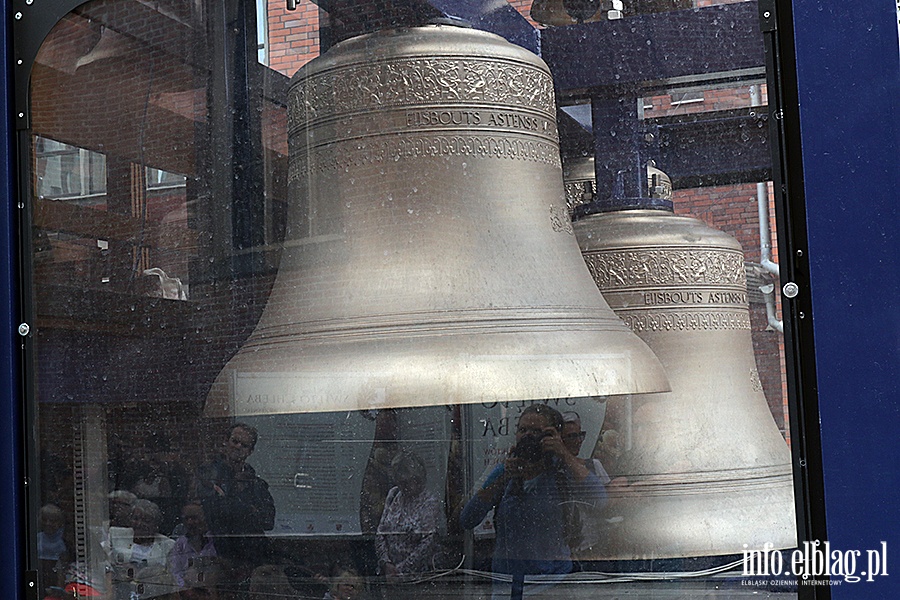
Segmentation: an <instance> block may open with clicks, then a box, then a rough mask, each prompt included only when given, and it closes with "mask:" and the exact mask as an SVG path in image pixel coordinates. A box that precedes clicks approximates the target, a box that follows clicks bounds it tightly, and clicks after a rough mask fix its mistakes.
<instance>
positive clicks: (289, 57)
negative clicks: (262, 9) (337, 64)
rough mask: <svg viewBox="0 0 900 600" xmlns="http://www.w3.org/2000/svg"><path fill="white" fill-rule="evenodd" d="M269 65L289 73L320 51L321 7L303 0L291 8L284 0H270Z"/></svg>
mask: <svg viewBox="0 0 900 600" xmlns="http://www.w3.org/2000/svg"><path fill="white" fill-rule="evenodd" d="M268 24H269V48H268V62H269V66H270V67H271V68H272V69H274V70H276V71H278V72H279V73H282V74H284V75H287V76H288V77H290V76H292V75H293V74H294V73H295V72H296V71H297V69H299V68H300V67H302V66H303V65H305V64H306V63H307V62H309V61H310V60H312V59H314V58H315V57H317V56H318V55H319V7H318V6H316V5H315V4H313V3H312V2H310V0H301V1H300V2H299V3H298V4H297V10H294V11H289V10H287V8H286V7H285V2H284V0H270V2H269V8H268Z"/></svg>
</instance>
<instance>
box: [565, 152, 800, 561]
mask: <svg viewBox="0 0 900 600" xmlns="http://www.w3.org/2000/svg"><path fill="white" fill-rule="evenodd" d="M648 179H649V184H650V185H649V187H650V189H651V190H652V191H653V192H654V193H657V194H660V195H661V199H666V196H668V197H671V183H669V182H668V178H667V177H665V174H663V173H662V172H661V171H659V170H658V169H655V168H651V170H649V172H648ZM595 207H596V205H592V206H590V207H588V206H582V207H580V208H579V211H578V212H579V214H581V215H585V214H586V216H583V217H582V218H580V219H579V220H577V221H576V222H575V223H574V228H575V235H576V237H577V238H578V241H579V244H580V246H581V249H582V253H583V255H584V258H585V262H586V263H587V264H588V267H589V269H590V271H591V273H592V274H593V276H594V280H595V281H596V283H597V286H598V287H599V288H600V291H601V292H603V296H604V298H606V300H607V302H608V303H609V305H610V307H611V308H612V309H613V311H614V312H615V313H616V314H617V315H618V316H619V317H621V318H622V320H624V321H625V323H626V324H627V325H628V326H629V327H630V328H631V329H632V330H633V331H634V332H635V333H636V334H637V335H638V336H639V337H640V338H641V339H643V340H644V341H645V342H647V345H648V346H650V348H651V349H652V350H653V351H654V353H655V354H656V355H657V356H658V357H659V359H660V361H662V363H663V366H664V367H665V368H666V372H667V373H668V375H669V380H670V381H671V383H672V391H671V392H670V393H667V394H654V395H653V396H647V395H634V396H630V397H625V398H611V399H610V400H609V401H608V402H607V408H606V416H605V421H604V424H603V433H602V436H601V441H600V442H598V444H597V448H596V450H595V453H594V456H595V457H596V458H598V459H599V460H600V461H601V462H602V463H603V465H604V466H605V467H606V469H607V471H608V472H609V474H610V476H611V477H613V484H612V485H611V486H610V488H609V493H610V503H609V504H608V505H607V506H606V507H605V509H604V512H603V514H598V515H596V516H595V519H596V520H595V521H594V522H593V531H594V533H595V537H594V540H593V543H592V544H591V545H590V546H589V547H586V548H583V549H581V557H582V558H583V559H586V560H609V559H621V560H627V559H652V558H677V557H689V556H715V555H728V554H740V553H741V552H742V551H743V550H744V549H745V548H747V547H750V548H760V547H762V546H763V545H764V544H766V543H771V544H772V547H774V548H779V549H780V548H790V547H793V546H794V545H795V544H796V525H795V517H794V499H793V487H792V479H791V465H790V453H789V451H788V447H787V444H786V443H785V441H784V439H783V438H782V436H781V434H780V432H779V431H778V428H777V426H776V425H775V422H774V420H773V419H772V415H771V413H770V411H769V408H768V405H767V403H766V398H765V396H764V395H763V390H762V385H761V384H760V379H759V375H758V373H757V366H756V361H755V356H754V351H753V345H752V340H751V337H750V314H749V306H748V298H747V284H746V276H745V271H744V253H743V251H742V249H741V246H740V244H739V243H738V242H737V240H735V239H734V238H733V237H731V236H729V235H727V234H725V233H723V232H721V231H718V230H716V229H713V228H711V227H709V226H707V225H706V224H705V223H703V222H702V221H700V220H698V219H695V218H692V217H686V216H678V215H675V214H673V213H672V212H671V211H669V210H659V209H633V210H611V211H607V212H597V213H596V214H591V211H590V209H591V208H595Z"/></svg>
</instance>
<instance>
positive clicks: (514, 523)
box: [460, 404, 606, 598]
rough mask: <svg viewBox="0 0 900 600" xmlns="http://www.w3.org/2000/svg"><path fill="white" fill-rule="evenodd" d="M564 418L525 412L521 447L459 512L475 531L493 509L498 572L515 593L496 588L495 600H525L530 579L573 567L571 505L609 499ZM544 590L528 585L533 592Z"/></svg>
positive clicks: (536, 409) (549, 411)
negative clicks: (566, 435) (571, 442)
mask: <svg viewBox="0 0 900 600" xmlns="http://www.w3.org/2000/svg"><path fill="white" fill-rule="evenodd" d="M562 428H563V418H562V415H561V414H560V413H559V412H558V411H556V410H555V409H553V408H551V407H550V406H547V405H545V404H533V405H531V406H529V407H528V408H526V409H525V410H524V411H523V412H522V415H521V417H520V418H519V424H518V427H517V429H516V445H515V446H514V447H513V449H512V450H511V451H510V453H509V456H508V457H507V459H506V460H505V461H504V463H503V464H501V465H498V466H497V467H496V468H495V469H494V470H493V471H492V472H491V474H490V475H489V476H488V478H487V480H486V481H485V483H484V485H483V486H482V487H481V489H480V490H478V492H477V493H476V494H475V495H474V496H473V497H472V498H471V499H470V500H469V502H468V503H467V504H466V506H465V508H464V509H463V511H462V514H461V515H460V522H461V524H462V526H463V527H465V528H467V529H471V528H473V527H475V526H477V525H478V524H479V523H480V522H481V520H482V519H484V517H485V516H486V515H487V513H488V512H489V511H490V510H491V509H492V508H493V509H494V524H495V528H496V532H497V535H496V541H495V547H494V558H493V570H494V571H496V572H499V573H507V574H510V575H512V576H513V577H512V579H513V582H512V588H511V589H510V588H509V585H508V584H506V588H505V589H500V588H501V587H502V586H501V585H495V589H494V598H500V597H511V598H521V597H522V594H523V588H524V578H525V576H526V575H541V576H543V577H542V578H539V579H541V580H543V581H545V582H546V581H548V580H549V581H552V580H553V576H558V577H557V578H561V577H562V576H564V575H565V574H567V573H569V572H571V570H572V556H571V551H570V549H569V544H568V542H567V534H568V531H567V529H568V528H569V525H570V523H569V522H568V518H569V514H570V511H569V510H567V508H568V507H570V506H571V505H572V504H573V503H579V502H581V503H589V504H599V503H602V502H603V501H604V500H605V497H606V492H605V489H604V486H603V483H602V482H601V481H600V479H599V478H598V477H597V475H596V474H594V473H591V472H590V471H589V470H588V468H587V467H586V466H585V464H584V462H583V461H581V460H580V459H579V458H578V457H577V456H574V455H573V454H572V453H571V452H569V451H568V450H567V449H566V446H565V444H564V443H563V439H562V436H561V431H562ZM539 587H540V586H529V591H531V590H535V591H537V589H538V588H539Z"/></svg>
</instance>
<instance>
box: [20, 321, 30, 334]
mask: <svg viewBox="0 0 900 600" xmlns="http://www.w3.org/2000/svg"><path fill="white" fill-rule="evenodd" d="M18 331H19V335H21V336H22V337H25V336H26V335H28V334H29V333H31V327H30V326H29V325H28V323H20V324H19V329H18Z"/></svg>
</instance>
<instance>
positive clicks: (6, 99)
mask: <svg viewBox="0 0 900 600" xmlns="http://www.w3.org/2000/svg"><path fill="white" fill-rule="evenodd" d="M8 4H9V3H8V2H4V5H5V6H4V10H3V13H2V15H0V25H2V28H3V29H2V31H3V34H4V38H3V45H2V53H0V77H2V86H3V93H2V94H0V103H2V111H0V114H2V115H3V117H4V118H3V119H2V120H0V135H2V140H3V143H2V144H0V181H2V182H3V184H2V185H3V187H2V200H3V202H2V209H0V331H2V332H3V333H2V335H0V340H2V342H0V369H2V375H0V385H2V388H0V440H2V442H0V443H2V445H0V531H3V532H4V534H5V535H4V536H3V540H2V542H0V573H2V581H3V582H4V584H3V588H4V589H7V590H24V589H26V585H25V574H24V570H25V560H24V553H23V548H24V544H23V534H22V527H23V524H24V520H23V512H24V511H23V506H24V501H23V493H22V487H21V485H22V482H23V477H24V475H23V469H22V444H21V439H22V436H21V430H20V427H21V423H22V416H21V391H20V389H21V388H20V386H21V381H22V373H21V370H20V369H21V360H20V357H21V352H22V343H23V342H22V337H21V336H20V335H19V334H18V331H17V329H18V325H19V315H20V314H21V310H20V302H19V284H18V270H19V265H18V255H19V252H18V245H19V240H18V233H19V231H18V230H19V214H18V213H19V209H18V208H17V200H16V198H17V196H16V187H15V181H16V179H17V173H18V166H17V160H16V135H15V127H14V126H13V114H14V112H13V102H12V94H11V91H12V85H11V83H12V77H13V75H12V69H11V68H10V66H11V65H12V58H11V57H12V52H11V47H10V45H11V44H10V41H11V36H10V35H9V32H10V30H11V23H10V21H11V16H12V14H11V11H10V7H9V6H8Z"/></svg>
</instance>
